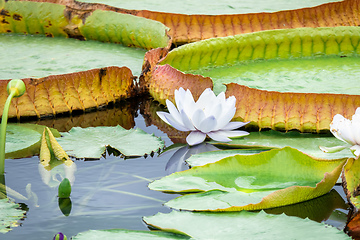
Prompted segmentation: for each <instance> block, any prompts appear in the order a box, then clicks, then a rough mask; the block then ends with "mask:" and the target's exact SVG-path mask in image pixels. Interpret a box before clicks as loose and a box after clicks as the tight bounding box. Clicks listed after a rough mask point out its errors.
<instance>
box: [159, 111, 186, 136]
mask: <svg viewBox="0 0 360 240" xmlns="http://www.w3.org/2000/svg"><path fill="white" fill-rule="evenodd" d="M164 117H165V119H166V120H167V121H165V122H166V123H168V124H169V125H171V126H173V127H174V128H176V129H177V130H179V131H183V132H187V131H190V129H188V128H186V127H185V126H184V125H182V123H179V122H178V121H177V120H176V119H174V118H173V116H171V115H170V114H164Z"/></svg>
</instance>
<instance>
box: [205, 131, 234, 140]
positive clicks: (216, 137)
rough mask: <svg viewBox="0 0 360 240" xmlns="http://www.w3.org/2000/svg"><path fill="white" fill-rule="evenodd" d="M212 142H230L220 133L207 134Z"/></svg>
mask: <svg viewBox="0 0 360 240" xmlns="http://www.w3.org/2000/svg"><path fill="white" fill-rule="evenodd" d="M207 135H208V136H209V137H210V138H211V139H212V140H214V141H217V142H230V141H231V139H230V138H228V137H227V136H226V135H224V134H223V133H222V132H221V131H215V132H209V133H208V134H207Z"/></svg>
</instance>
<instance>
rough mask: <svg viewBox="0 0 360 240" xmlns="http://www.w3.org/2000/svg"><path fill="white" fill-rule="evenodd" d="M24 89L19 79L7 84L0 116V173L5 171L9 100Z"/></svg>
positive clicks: (23, 91)
mask: <svg viewBox="0 0 360 240" xmlns="http://www.w3.org/2000/svg"><path fill="white" fill-rule="evenodd" d="M25 91H26V87H25V83H24V82H23V81H22V80H20V79H13V80H11V81H10V82H9V83H8V85H7V92H8V94H9V96H8V98H7V99H6V102H5V105H4V110H3V114H2V116H1V126H0V174H4V172H5V142H6V125H7V120H8V114H9V108H10V103H11V100H12V99H13V98H14V97H20V96H22V95H23V94H24V93H25Z"/></svg>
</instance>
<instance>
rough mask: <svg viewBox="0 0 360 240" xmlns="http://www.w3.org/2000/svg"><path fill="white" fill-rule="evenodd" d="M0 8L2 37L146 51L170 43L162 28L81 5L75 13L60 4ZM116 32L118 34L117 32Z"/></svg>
mask: <svg viewBox="0 0 360 240" xmlns="http://www.w3.org/2000/svg"><path fill="white" fill-rule="evenodd" d="M0 7H1V13H2V14H1V21H0V32H2V33H10V32H13V33H25V34H45V35H46V36H50V37H54V36H65V37H72V38H77V39H81V40H86V39H93V40H99V41H104V42H113V43H122V44H124V45H126V46H136V47H142V48H145V49H152V48H157V47H166V46H168V45H169V44H170V43H171V39H170V37H169V36H168V35H167V30H168V29H167V27H165V25H163V24H162V23H160V22H157V21H153V20H150V19H145V18H141V17H136V16H132V15H129V14H123V13H117V12H113V11H104V10H96V9H84V7H83V6H81V5H80V6H79V8H77V9H74V8H67V7H65V6H63V5H60V4H54V3H48V2H31V1H30V2H28V1H5V0H1V2H0ZM117 28H120V29H121V31H117ZM94 29H97V30H99V29H101V31H94ZM149 29H151V31H149Z"/></svg>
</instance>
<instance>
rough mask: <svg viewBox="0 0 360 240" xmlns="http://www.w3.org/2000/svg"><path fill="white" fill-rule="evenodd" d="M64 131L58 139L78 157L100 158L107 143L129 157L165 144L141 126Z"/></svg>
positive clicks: (68, 151) (71, 154)
mask: <svg viewBox="0 0 360 240" xmlns="http://www.w3.org/2000/svg"><path fill="white" fill-rule="evenodd" d="M61 134H62V137H61V138H58V139H57V141H58V143H59V144H60V145H61V147H62V148H63V149H64V150H65V151H66V152H67V153H68V154H69V155H70V156H73V157H76V158H100V157H101V155H102V154H104V153H105V150H106V147H111V148H114V149H116V150H118V151H120V152H121V154H123V155H125V156H127V157H130V156H143V155H145V154H150V153H152V152H156V151H158V150H159V149H161V148H163V147H164V142H163V141H162V140H161V139H159V138H157V137H155V136H154V135H150V134H147V133H146V132H144V131H143V130H141V129H139V128H137V129H130V130H126V129H124V128H122V127H121V126H116V127H89V128H80V127H74V128H72V129H71V130H70V131H69V132H64V133H61Z"/></svg>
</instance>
